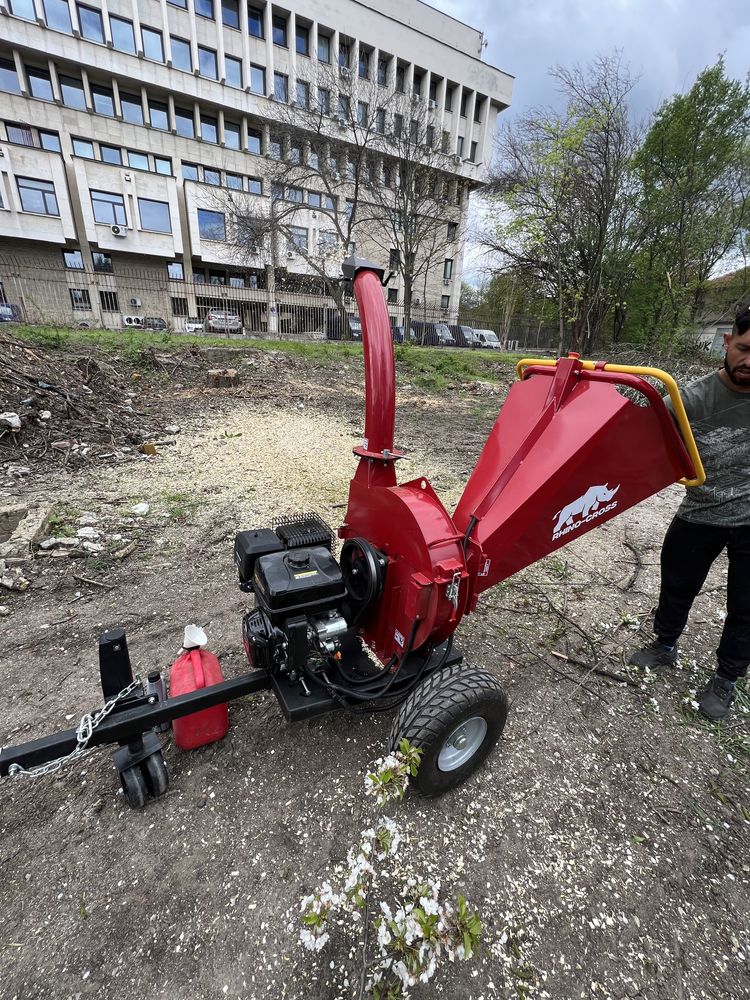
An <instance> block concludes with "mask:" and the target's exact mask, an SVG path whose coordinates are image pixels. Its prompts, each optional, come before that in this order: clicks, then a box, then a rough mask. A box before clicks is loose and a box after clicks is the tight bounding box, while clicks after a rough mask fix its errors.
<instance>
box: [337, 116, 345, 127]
mask: <svg viewBox="0 0 750 1000" xmlns="http://www.w3.org/2000/svg"><path fill="white" fill-rule="evenodd" d="M336 124H337V125H338V127H339V128H346V118H344V116H343V115H338V116H337V118H336Z"/></svg>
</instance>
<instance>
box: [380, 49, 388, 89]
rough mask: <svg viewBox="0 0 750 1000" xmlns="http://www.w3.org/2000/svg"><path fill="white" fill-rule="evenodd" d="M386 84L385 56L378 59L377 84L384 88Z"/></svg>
mask: <svg viewBox="0 0 750 1000" xmlns="http://www.w3.org/2000/svg"><path fill="white" fill-rule="evenodd" d="M387 82H388V59H387V58H386V57H385V56H380V57H379V58H378V83H379V84H380V86H381V87H384V86H385V85H386V83H387Z"/></svg>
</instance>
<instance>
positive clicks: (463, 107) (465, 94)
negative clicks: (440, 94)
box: [461, 90, 469, 118]
mask: <svg viewBox="0 0 750 1000" xmlns="http://www.w3.org/2000/svg"><path fill="white" fill-rule="evenodd" d="M468 103H469V91H468V90H464V91H463V92H462V93H461V117H462V118H465V117H466V106H467V104H468Z"/></svg>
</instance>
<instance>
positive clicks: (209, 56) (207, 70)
mask: <svg viewBox="0 0 750 1000" xmlns="http://www.w3.org/2000/svg"><path fill="white" fill-rule="evenodd" d="M198 69H199V70H200V74H201V76H207V77H209V79H211V80H216V79H218V73H217V71H216V49H209V48H206V47H205V46H203V45H199V46H198Z"/></svg>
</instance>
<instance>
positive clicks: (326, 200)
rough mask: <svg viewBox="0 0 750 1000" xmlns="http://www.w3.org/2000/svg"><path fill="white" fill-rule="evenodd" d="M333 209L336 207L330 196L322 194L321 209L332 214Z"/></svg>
mask: <svg viewBox="0 0 750 1000" xmlns="http://www.w3.org/2000/svg"><path fill="white" fill-rule="evenodd" d="M335 207H336V205H335V202H334V200H333V197H332V195H330V194H324V195H323V208H327V209H328V211H329V212H332V211H333V210H334V208H335Z"/></svg>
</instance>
